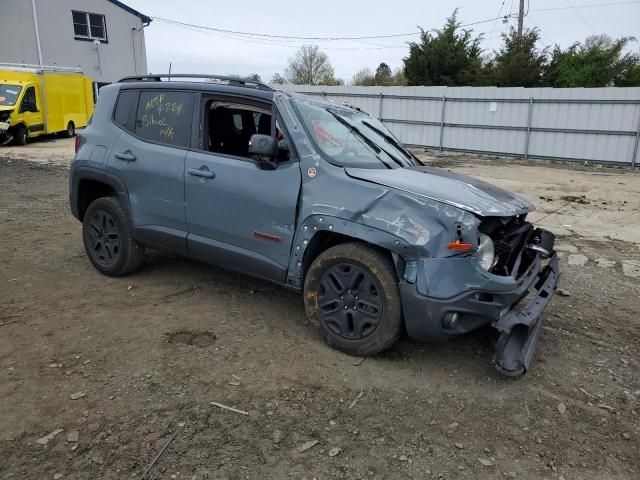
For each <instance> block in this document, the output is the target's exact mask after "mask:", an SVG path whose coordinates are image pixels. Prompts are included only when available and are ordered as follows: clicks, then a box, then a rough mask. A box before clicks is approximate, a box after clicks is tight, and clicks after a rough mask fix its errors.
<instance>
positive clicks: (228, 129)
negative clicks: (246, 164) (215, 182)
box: [203, 100, 290, 162]
mask: <svg viewBox="0 0 640 480" xmlns="http://www.w3.org/2000/svg"><path fill="white" fill-rule="evenodd" d="M204 124H205V128H204V138H203V144H204V145H203V146H204V149H205V150H208V151H210V152H214V153H222V154H226V155H233V156H235V157H244V158H251V155H249V140H250V139H251V136H252V135H254V134H256V133H258V134H261V135H271V136H275V138H276V141H277V145H278V152H277V157H276V160H277V161H279V162H284V161H287V160H289V159H290V151H289V145H288V143H287V140H286V138H285V135H284V132H283V131H282V129H280V128H279V124H278V122H277V121H276V122H272V110H271V109H270V108H267V107H260V106H257V105H252V104H244V103H236V102H227V101H218V100H208V101H206V102H205V103H204Z"/></svg>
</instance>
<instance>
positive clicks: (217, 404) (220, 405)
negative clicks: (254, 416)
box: [211, 402, 249, 415]
mask: <svg viewBox="0 0 640 480" xmlns="http://www.w3.org/2000/svg"><path fill="white" fill-rule="evenodd" d="M211 405H214V406H216V407H218V408H222V409H223V410H229V411H231V412H236V413H240V414H241V415H249V412H245V411H244V410H239V409H237V408H234V407H229V406H227V405H223V404H222V403H218V402H211Z"/></svg>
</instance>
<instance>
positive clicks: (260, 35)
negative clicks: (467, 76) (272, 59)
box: [151, 17, 500, 42]
mask: <svg viewBox="0 0 640 480" xmlns="http://www.w3.org/2000/svg"><path fill="white" fill-rule="evenodd" d="M151 18H153V19H154V20H158V21H160V22H164V23H168V24H172V25H179V26H182V27H190V28H197V29H202V30H209V31H212V32H218V33H226V34H232V35H240V36H246V37H257V38H261V39H280V40H282V39H288V40H305V41H308V40H315V41H327V42H329V41H341V40H373V39H382V38H398V37H409V36H413V35H418V34H419V33H420V32H418V31H416V32H407V33H393V34H388V35H363V36H358V37H303V36H294V35H275V34H269V33H256V32H242V31H237V30H227V29H224V28H217V27H210V26H206V25H197V24H194V23H187V22H179V21H177V20H170V19H168V18H162V17H151ZM498 18H500V17H494V18H488V19H486V20H479V21H477V22H471V23H465V24H462V25H460V27H470V26H473V25H480V24H482V23H488V22H493V21H494V20H496V19H498Z"/></svg>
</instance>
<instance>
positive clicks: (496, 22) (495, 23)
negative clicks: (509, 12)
mask: <svg viewBox="0 0 640 480" xmlns="http://www.w3.org/2000/svg"><path fill="white" fill-rule="evenodd" d="M505 1H506V0H502V3H501V4H500V8H499V9H498V16H497V17H496V20H495V22H493V27H491V33H489V36H491V35H492V34H493V32H494V31H495V30H496V25H497V24H498V19H499V18H500V14H501V13H502V7H504V2H505ZM512 1H513V0H512Z"/></svg>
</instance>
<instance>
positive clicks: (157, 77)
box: [118, 73, 274, 90]
mask: <svg viewBox="0 0 640 480" xmlns="http://www.w3.org/2000/svg"><path fill="white" fill-rule="evenodd" d="M163 78H166V80H163ZM182 78H202V79H206V80H218V81H220V82H226V84H227V85H233V86H236V87H248V88H257V89H259V90H274V89H273V88H271V87H270V86H269V85H265V84H264V83H260V82H255V81H253V80H249V79H247V78H239V77H229V76H226V75H207V74H199V73H162V74H153V75H151V74H150V75H135V76H132V77H124V78H121V79H120V80H118V83H127V82H162V81H171V80H173V79H182ZM212 83H213V82H212Z"/></svg>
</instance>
